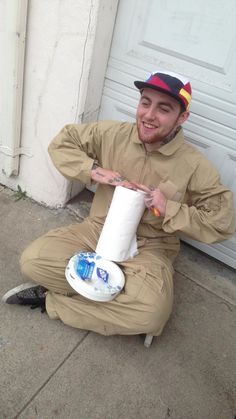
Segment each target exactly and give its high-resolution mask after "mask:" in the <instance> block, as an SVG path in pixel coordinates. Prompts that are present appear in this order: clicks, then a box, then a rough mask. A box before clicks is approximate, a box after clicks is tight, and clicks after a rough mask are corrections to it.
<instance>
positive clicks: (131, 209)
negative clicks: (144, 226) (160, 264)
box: [96, 186, 145, 262]
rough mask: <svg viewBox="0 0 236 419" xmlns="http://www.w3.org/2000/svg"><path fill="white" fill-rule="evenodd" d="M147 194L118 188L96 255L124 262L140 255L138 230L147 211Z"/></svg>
mask: <svg viewBox="0 0 236 419" xmlns="http://www.w3.org/2000/svg"><path fill="white" fill-rule="evenodd" d="M144 195H145V193H144V192H142V191H133V190H131V189H127V188H123V187H122V186H117V187H116V189H115V192H114V195H113V198H112V202H111V206H110V208H109V211H108V214H107V217H106V220H105V223H104V226H103V229H102V232H101V235H100V238H99V241H98V244H97V248H96V253H97V254H98V255H100V256H102V257H103V258H104V259H107V260H111V261H114V262H123V261H124V260H127V259H129V258H130V257H133V256H135V255H136V254H137V253H138V250H137V237H136V230H137V227H138V224H139V222H140V219H141V217H142V215H143V212H144V209H145V203H144Z"/></svg>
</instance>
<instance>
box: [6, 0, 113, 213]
mask: <svg viewBox="0 0 236 419" xmlns="http://www.w3.org/2000/svg"><path fill="white" fill-rule="evenodd" d="M116 7H117V0H107V1H105V0H91V1H88V0H50V1H48V0H40V1H38V0H31V1H30V2H29V9H28V25H27V39H26V56H25V74H24V98H23V117H22V136H21V147H23V150H26V151H27V154H28V156H26V155H22V156H21V158H20V171H19V175H18V176H13V177H10V178H7V177H6V176H5V175H4V173H2V171H1V174H0V182H1V183H2V184H4V185H6V186H8V187H11V188H13V189H16V187H17V185H18V184H19V185H20V186H21V188H22V189H23V190H26V191H27V194H28V196H30V197H32V198H33V199H35V200H37V201H39V202H43V203H46V204H47V205H49V206H59V205H63V204H64V203H65V202H66V201H67V200H68V199H69V197H70V196H71V193H72V192H71V191H72V185H71V184H70V183H69V182H68V181H67V180H65V179H64V178H63V177H62V176H61V175H60V174H59V173H58V172H57V170H56V169H55V168H54V167H53V165H52V163H51V161H50V159H49V156H48V153H47V147H48V144H49V142H50V140H51V139H52V138H53V137H54V135H56V134H57V132H58V131H59V130H60V129H61V128H62V126H64V125H65V124H68V123H77V122H80V121H81V120H82V119H83V115H84V113H85V112H86V115H88V114H89V113H90V112H91V114H93V104H91V99H90V101H89V102H90V103H89V105H88V100H87V97H89V95H88V94H87V92H89V91H90V92H91V91H94V89H96V84H97V87H98V95H99V100H98V98H96V101H95V102H96V103H95V102H94V110H95V109H96V107H97V106H98V103H99V101H100V96H101V86H102V83H103V76H104V71H105V67H106V65H105V64H106V60H107V56H108V52H109V46H110V38H111V35H112V28H113V23H114V18H115V13H116ZM101 19H103V20H104V19H105V21H107V28H106V26H105V27H104V25H103V28H101V25H100V29H99V25H97V23H98V22H99V20H101ZM98 29H99V30H98ZM106 32H107V33H106ZM104 36H105V37H104ZM99 38H101V39H102V38H103V39H105V41H104V42H103V43H100V49H101V54H100V59H101V64H100V67H99V63H97V64H98V68H100V77H99V78H98V79H97V81H96V80H95V79H94V77H92V79H91V83H90V84H89V80H90V77H89V76H90V74H93V69H91V65H92V63H93V65H94V57H95V56H96V54H94V47H95V46H96V48H97V42H98V41H99ZM104 63H105V64H104ZM91 84H92V86H91ZM90 95H91V94H90ZM87 119H89V118H88V117H87ZM3 158H4V156H3V155H1V159H0V164H2V161H3ZM81 188H83V185H81V184H79V183H76V185H73V193H75V192H76V191H79V190H80V189H81Z"/></svg>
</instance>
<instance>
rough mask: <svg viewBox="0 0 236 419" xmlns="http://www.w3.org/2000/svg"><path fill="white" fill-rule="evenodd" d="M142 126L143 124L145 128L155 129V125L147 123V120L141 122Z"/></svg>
mask: <svg viewBox="0 0 236 419" xmlns="http://www.w3.org/2000/svg"><path fill="white" fill-rule="evenodd" d="M143 126H144V128H147V129H155V128H157V127H156V125H153V124H149V123H148V122H143Z"/></svg>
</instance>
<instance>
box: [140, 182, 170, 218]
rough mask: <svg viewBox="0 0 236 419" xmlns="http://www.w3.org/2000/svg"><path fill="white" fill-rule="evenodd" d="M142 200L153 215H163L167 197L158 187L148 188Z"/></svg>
mask: <svg viewBox="0 0 236 419" xmlns="http://www.w3.org/2000/svg"><path fill="white" fill-rule="evenodd" d="M144 201H145V204H146V206H147V208H148V209H149V210H150V211H152V212H153V213H154V214H155V215H157V216H158V215H162V216H163V217H164V216H165V213H166V204H167V199H166V197H165V195H163V193H162V192H161V191H160V189H159V188H156V189H153V190H151V189H149V192H147V194H146V196H145V198H144ZM158 213H159V214H158Z"/></svg>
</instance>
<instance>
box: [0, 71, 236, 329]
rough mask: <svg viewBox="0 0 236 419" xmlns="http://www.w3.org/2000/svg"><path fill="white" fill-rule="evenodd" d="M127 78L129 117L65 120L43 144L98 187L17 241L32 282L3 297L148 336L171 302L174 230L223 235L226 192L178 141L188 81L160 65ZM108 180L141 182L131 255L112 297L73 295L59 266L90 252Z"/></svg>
mask: <svg viewBox="0 0 236 419" xmlns="http://www.w3.org/2000/svg"><path fill="white" fill-rule="evenodd" d="M135 86H136V87H137V88H138V89H139V90H140V94H141V96H140V102H139V105H138V109H137V117H136V124H134V123H128V122H114V121H106V122H101V121H99V122H95V123H91V124H81V125H68V126H66V127H64V128H63V129H62V131H61V132H60V133H59V134H58V135H57V136H56V137H55V138H54V140H53V141H52V143H51V145H50V146H49V153H50V156H51V158H52V160H53V163H54V164H55V166H56V167H57V168H58V170H59V171H60V172H61V173H62V174H63V175H64V176H66V177H67V179H78V180H80V181H82V182H83V183H85V184H90V183H93V182H96V183H98V188H97V191H96V193H95V197H94V200H93V204H92V208H91V211H90V215H89V217H88V219H86V220H85V221H84V222H83V223H80V224H75V225H71V226H68V227H64V228H60V229H57V230H53V231H50V232H49V233H48V234H46V235H45V236H43V237H41V238H39V239H37V240H36V241H35V242H34V243H32V244H31V246H29V248H28V249H26V251H25V252H24V253H23V255H22V258H21V268H22V272H23V274H24V276H25V277H27V278H28V279H30V280H31V281H33V282H34V283H35V284H32V283H31V284H23V285H22V286H19V287H16V288H15V289H13V290H11V291H9V292H8V293H7V294H5V296H4V297H3V301H5V302H6V303H9V304H14V303H18V304H34V305H36V306H41V307H43V308H44V306H45V301H46V311H47V313H48V315H49V316H50V318H53V319H61V320H62V321H63V322H64V323H65V324H68V325H70V326H72V327H77V328H80V329H87V330H93V331H95V332H98V333H101V334H104V335H111V334H141V333H149V334H153V335H156V336H157V335H159V334H160V333H161V332H162V330H163V327H164V325H165V324H166V322H167V320H168V318H169V316H170V313H171V310H172V304H173V278H172V277H173V267H172V264H173V262H174V260H175V258H176V256H177V254H178V251H179V239H178V238H177V237H176V235H177V234H178V233H180V232H181V233H182V234H185V235H187V236H189V237H191V238H193V239H195V240H200V241H203V242H205V243H213V242H216V241H220V240H225V239H228V238H229V237H230V236H231V235H232V234H233V232H234V225H233V204H232V193H231V192H230V191H229V190H228V189H227V188H226V187H224V186H223V185H222V184H221V183H220V179H219V175H218V173H217V171H216V170H215V168H214V167H213V166H212V165H211V164H210V163H209V162H208V161H207V160H206V159H205V157H204V156H203V155H202V154H201V153H200V152H199V151H198V150H196V149H195V148H194V147H193V146H191V145H189V144H187V143H185V141H184V137H183V130H182V128H181V125H182V124H183V123H184V122H185V121H186V120H187V118H188V116H189V105H190V101H191V85H190V83H189V81H188V80H186V79H185V78H183V77H182V76H180V75H177V74H174V73H169V72H164V71H162V72H161V71H160V72H157V73H155V74H152V75H151V76H150V77H149V78H148V80H147V81H146V82H141V81H136V82H135ZM117 185H122V186H125V187H128V188H135V187H137V186H138V187H141V188H142V189H144V190H145V191H146V199H145V201H146V205H147V209H146V211H145V212H144V215H143V217H142V219H141V222H140V224H139V227H138V230H137V241H138V251H139V253H138V255H137V256H135V257H134V258H132V259H128V260H126V261H125V262H122V263H120V264H119V265H120V267H121V268H122V270H123V272H124V274H125V278H126V283H125V288H124V290H123V291H122V292H121V293H120V294H119V295H118V296H117V297H116V298H115V299H114V300H113V301H110V302H102V303H97V302H93V301H90V300H88V299H86V298H84V297H82V296H80V295H78V294H76V293H75V291H74V290H73V289H72V288H71V287H70V286H69V284H68V283H67V281H66V279H65V267H66V265H67V263H68V260H69V259H70V258H71V257H72V256H73V255H74V254H75V253H78V252H79V251H82V250H86V251H92V252H93V251H95V249H96V244H97V241H98V238H99V235H100V233H101V230H102V227H103V224H104V221H105V218H106V214H107V211H108V208H109V205H110V203H111V200H112V196H113V192H114V188H115V186H117ZM45 296H46V298H45Z"/></svg>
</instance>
